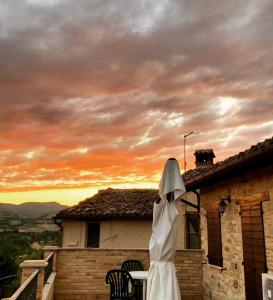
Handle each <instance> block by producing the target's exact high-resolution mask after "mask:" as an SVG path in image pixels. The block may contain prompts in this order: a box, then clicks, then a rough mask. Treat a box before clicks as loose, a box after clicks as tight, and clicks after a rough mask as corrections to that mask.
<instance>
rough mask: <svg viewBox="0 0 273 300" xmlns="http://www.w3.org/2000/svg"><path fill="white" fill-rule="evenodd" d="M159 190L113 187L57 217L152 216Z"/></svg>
mask: <svg viewBox="0 0 273 300" xmlns="http://www.w3.org/2000/svg"><path fill="white" fill-rule="evenodd" d="M158 197H159V196H158V190H151V189H149V190H148V189H111V188H108V189H106V190H101V191H99V192H98V193H97V194H96V195H94V196H93V197H91V198H87V199H85V200H84V201H81V202H80V203H79V204H77V205H75V206H72V207H70V208H67V209H65V210H62V211H60V212H59V213H58V214H57V215H56V216H55V217H54V218H55V219H90V220H92V219H111V218H139V219H143V218H152V215H153V202H154V201H155V200H156V199H158Z"/></svg>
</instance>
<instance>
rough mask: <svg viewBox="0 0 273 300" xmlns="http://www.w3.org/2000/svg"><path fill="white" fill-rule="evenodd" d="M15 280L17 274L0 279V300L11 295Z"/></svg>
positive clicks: (14, 287)
mask: <svg viewBox="0 0 273 300" xmlns="http://www.w3.org/2000/svg"><path fill="white" fill-rule="evenodd" d="M16 279H17V274H12V275H8V276H5V277H2V278H0V299H1V298H2V297H3V296H5V295H6V294H9V295H10V294H11V293H12V291H14V290H15V289H16V284H17V282H15V281H16Z"/></svg>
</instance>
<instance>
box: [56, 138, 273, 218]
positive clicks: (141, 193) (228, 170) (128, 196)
mask: <svg viewBox="0 0 273 300" xmlns="http://www.w3.org/2000/svg"><path fill="white" fill-rule="evenodd" d="M264 161H266V162H268V163H269V162H270V161H271V162H272V161H273V137H272V138H270V139H267V140H265V141H263V142H261V143H258V144H256V145H254V146H252V147H251V148H249V149H247V150H245V151H243V152H240V153H238V154H236V155H234V156H231V157H229V158H227V159H225V160H223V161H221V162H217V163H216V164H213V165H211V166H209V167H202V168H196V169H192V170H189V171H187V172H186V173H184V174H183V175H182V177H183V180H184V183H185V186H186V189H187V191H190V190H192V189H198V188H199V187H201V186H202V185H203V186H204V185H206V184H207V183H208V182H209V181H210V182H211V181H212V180H217V179H219V178H222V176H225V177H226V176H229V174H232V172H233V173H234V171H238V170H239V169H240V168H241V169H245V168H248V167H249V166H251V165H254V162H255V163H256V166H258V167H259V166H261V162H264ZM158 197H159V196H158V190H152V189H111V188H109V189H106V190H101V191H99V192H98V193H97V194H96V195H94V196H93V197H91V198H87V199H86V200H84V201H82V202H80V203H79V204H78V205H75V206H72V207H70V208H68V209H65V210H62V211H60V212H59V213H58V214H57V215H56V216H55V217H54V218H55V219H84V220H88V219H89V220H96V219H97V220H102V219H111V218H112V219H114V218H116V219H117V218H119V219H120V218H138V219H145V218H152V211H153V202H154V201H155V200H157V199H158Z"/></svg>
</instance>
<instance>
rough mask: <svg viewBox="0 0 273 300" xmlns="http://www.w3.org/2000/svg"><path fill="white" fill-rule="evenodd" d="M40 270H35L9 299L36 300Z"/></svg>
mask: <svg viewBox="0 0 273 300" xmlns="http://www.w3.org/2000/svg"><path fill="white" fill-rule="evenodd" d="M38 274H39V270H38V269H37V270H35V271H34V272H33V273H32V274H31V275H30V276H29V277H28V278H27V280H26V281H25V282H24V283H23V284H22V285H21V286H20V287H19V289H18V290H17V291H16V292H15V293H14V294H13V295H12V296H11V297H9V298H7V299H9V300H35V299H36V291H37V279H38Z"/></svg>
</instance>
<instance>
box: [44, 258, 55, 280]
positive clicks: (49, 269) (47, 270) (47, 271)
mask: <svg viewBox="0 0 273 300" xmlns="http://www.w3.org/2000/svg"><path fill="white" fill-rule="evenodd" d="M53 259H54V252H51V253H50V254H49V255H48V257H47V258H46V259H45V261H46V262H48V265H47V266H46V267H45V277H44V284H46V283H47V280H48V278H49V276H50V274H51V273H52V271H53Z"/></svg>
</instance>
